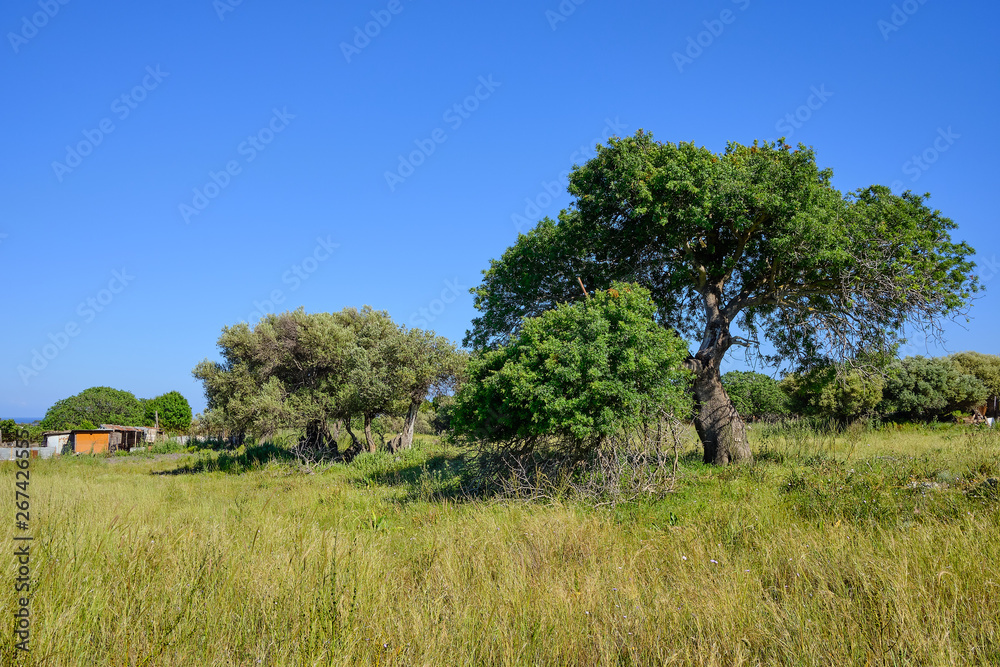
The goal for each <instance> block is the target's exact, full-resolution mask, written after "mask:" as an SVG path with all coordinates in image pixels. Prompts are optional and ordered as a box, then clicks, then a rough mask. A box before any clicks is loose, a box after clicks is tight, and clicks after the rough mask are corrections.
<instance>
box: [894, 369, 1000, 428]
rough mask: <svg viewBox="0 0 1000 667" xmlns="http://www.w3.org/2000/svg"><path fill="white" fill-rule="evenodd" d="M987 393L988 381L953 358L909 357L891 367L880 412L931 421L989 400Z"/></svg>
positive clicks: (965, 411)
mask: <svg viewBox="0 0 1000 667" xmlns="http://www.w3.org/2000/svg"><path fill="white" fill-rule="evenodd" d="M983 356H985V355H983ZM987 393H988V390H987V388H986V385H984V384H983V383H982V382H981V381H980V380H979V379H977V378H976V377H975V376H973V375H970V374H968V373H965V372H963V369H962V366H961V365H959V364H957V363H956V362H955V361H953V360H952V359H950V358H947V357H938V358H927V357H920V356H918V357H907V358H905V359H903V360H901V361H898V362H896V363H895V364H894V365H893V366H892V367H890V369H889V377H888V380H887V382H886V386H885V392H884V398H883V401H882V403H881V404H880V405H879V412H881V413H883V414H885V415H888V416H891V417H893V418H895V419H918V420H925V421H929V420H931V419H935V418H940V417H944V416H946V415H949V414H950V413H953V412H961V413H968V412H969V411H970V410H971V409H972V408H973V407H975V406H977V405H980V404H982V403H983V402H984V401H985V400H986V395H987Z"/></svg>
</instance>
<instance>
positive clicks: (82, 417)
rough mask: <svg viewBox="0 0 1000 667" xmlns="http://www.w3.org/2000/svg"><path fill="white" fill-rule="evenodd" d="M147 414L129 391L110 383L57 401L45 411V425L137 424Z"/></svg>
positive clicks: (71, 426) (48, 427)
mask: <svg viewBox="0 0 1000 667" xmlns="http://www.w3.org/2000/svg"><path fill="white" fill-rule="evenodd" d="M145 416H146V411H145V409H144V408H143V405H142V403H141V402H140V401H139V399H137V398H136V397H135V395H134V394H132V392H129V391H122V390H120V389H112V388H111V387H90V388H89V389H84V390H83V391H81V392H80V393H79V394H76V395H75V396H70V397H69V398H64V399H62V400H61V401H57V402H56V403H55V404H54V405H53V406H52V407H51V408H49V409H48V411H47V412H46V413H45V418H44V419H42V426H43V427H44V428H46V429H52V430H61V429H72V428H76V427H78V426H87V427H88V428H93V427H94V426H99V425H101V424H119V425H121V426H140V425H141V424H142V423H143V421H144V419H145Z"/></svg>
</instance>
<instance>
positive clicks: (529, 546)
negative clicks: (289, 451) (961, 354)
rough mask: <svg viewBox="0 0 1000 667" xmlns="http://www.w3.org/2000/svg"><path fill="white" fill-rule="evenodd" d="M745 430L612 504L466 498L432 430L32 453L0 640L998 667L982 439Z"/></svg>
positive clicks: (105, 648) (224, 658)
mask: <svg viewBox="0 0 1000 667" xmlns="http://www.w3.org/2000/svg"><path fill="white" fill-rule="evenodd" d="M751 433H752V437H753V439H754V448H755V451H756V452H758V463H756V464H754V465H752V466H743V467H734V468H727V469H716V468H711V467H707V466H704V465H702V464H701V463H700V462H699V457H698V455H697V452H695V451H693V450H692V451H688V452H686V453H685V455H683V456H682V457H681V467H680V474H679V481H678V484H677V491H676V492H674V493H672V494H670V495H668V496H667V497H666V498H664V499H662V500H658V501H656V502H644V503H631V504H623V505H619V506H617V507H615V508H613V509H606V508H596V507H593V506H590V505H586V504H582V503H574V502H563V501H558V500H556V501H551V500H550V501H548V502H544V503H539V502H507V501H499V500H491V499H489V498H480V499H470V498H467V497H464V496H463V495H462V494H461V493H460V484H459V482H460V480H461V475H462V474H463V463H462V459H461V456H460V453H459V452H456V451H453V450H449V449H447V448H443V447H440V446H436V445H433V444H431V443H430V442H428V441H423V442H422V443H421V444H419V445H418V447H417V448H416V449H414V450H412V451H409V452H403V453H400V454H397V455H390V454H376V455H372V454H363V455H361V456H359V457H358V458H357V459H356V460H355V461H354V463H352V464H351V465H350V466H345V465H341V464H334V465H330V466H326V467H325V468H323V469H321V470H319V471H318V472H314V473H313V474H305V473H302V472H301V469H300V468H297V467H296V466H295V463H294V461H289V460H287V459H286V457H284V456H283V455H282V454H281V451H280V450H279V448H273V449H271V450H266V449H265V448H251V450H242V451H240V452H236V453H228V454H227V453H218V452H205V453H197V454H191V455H185V457H183V458H176V457H177V456H178V455H176V454H174V455H171V456H172V457H164V456H160V457H151V456H149V455H148V454H147V455H136V456H130V457H122V458H115V457H111V458H107V459H102V458H95V457H77V458H69V457H67V458H63V459H57V460H51V461H37V462H33V469H32V485H31V493H32V523H33V528H32V533H33V535H34V536H35V543H34V550H35V551H34V555H33V558H34V560H33V562H32V568H33V575H34V578H35V582H36V592H35V597H34V599H33V601H32V629H33V639H32V643H33V647H32V651H31V653H30V654H29V655H23V654H20V653H18V652H16V651H15V650H14V647H13V644H14V640H13V638H12V637H13V635H12V632H11V631H10V630H7V631H3V632H0V634H2V636H0V661H2V663H3V664H4V665H8V664H37V665H206V666H209V665H241V666H242V665H536V664H537V665H601V664H608V665H618V664H621V665H654V664H656V665H659V664H678V665H680V664H695V665H851V664H859V665H865V664H870V665H951V664H976V665H996V664H1000V644H998V640H1000V634H998V633H1000V602H998V596H1000V575H998V574H997V569H996V563H998V562H1000V514H998V512H997V508H998V501H1000V499H998V497H997V493H996V486H995V484H993V483H991V482H990V479H991V478H994V477H996V476H998V469H997V466H998V463H997V462H998V455H1000V442H998V440H997V438H996V437H994V436H991V435H989V434H983V433H974V434H973V435H971V436H970V435H969V434H968V433H967V432H966V431H960V430H954V431H943V432H926V433H896V432H876V431H865V430H861V431H859V432H858V433H853V434H852V433H817V432H813V434H812V435H808V434H796V433H790V434H789V433H782V432H779V431H776V430H770V431H769V430H767V429H756V428H755V429H752V431H751ZM0 484H5V485H7V487H6V488H12V487H13V484H14V479H13V468H12V467H11V466H10V465H4V466H2V467H0ZM11 512H13V510H11ZM11 518H13V517H11ZM2 526H3V527H2V528H0V534H2V539H4V540H5V541H6V544H8V545H10V544H12V543H13V542H12V537H13V530H12V528H11V521H5V522H3V523H2ZM4 567H5V573H6V576H7V578H8V581H10V582H13V572H14V563H13V559H12V558H8V559H7V564H6V565H5V566H4ZM0 590H2V591H3V592H2V593H0V599H2V600H3V605H4V608H5V609H11V608H14V602H15V601H14V593H13V585H12V584H11V585H3V586H2V587H0ZM5 618H6V619H7V620H6V621H5V623H6V624H7V625H11V623H12V621H11V617H10V616H9V615H8V616H6V617H5Z"/></svg>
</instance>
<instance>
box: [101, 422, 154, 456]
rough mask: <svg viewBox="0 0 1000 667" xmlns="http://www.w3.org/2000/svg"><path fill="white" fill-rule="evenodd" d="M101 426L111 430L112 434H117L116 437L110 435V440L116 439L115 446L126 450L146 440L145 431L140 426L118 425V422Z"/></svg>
mask: <svg viewBox="0 0 1000 667" xmlns="http://www.w3.org/2000/svg"><path fill="white" fill-rule="evenodd" d="M101 428H106V429H108V430H110V431H112V433H113V434H117V437H115V436H114V435H112V440H113V441H117V442H115V443H114V444H116V445H118V447H117V448H118V449H124V450H126V451H128V450H130V449H132V448H133V447H138V446H139V445H140V444H142V443H144V442H146V431H145V429H143V428H142V427H141V426H119V425H118V424H101ZM112 451H114V450H112Z"/></svg>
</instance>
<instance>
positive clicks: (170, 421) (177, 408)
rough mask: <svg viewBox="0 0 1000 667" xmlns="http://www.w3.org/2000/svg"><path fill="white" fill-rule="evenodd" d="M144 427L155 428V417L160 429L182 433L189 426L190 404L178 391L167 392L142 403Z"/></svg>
mask: <svg viewBox="0 0 1000 667" xmlns="http://www.w3.org/2000/svg"><path fill="white" fill-rule="evenodd" d="M143 408H144V409H145V412H146V415H145V425H146V426H155V425H156V423H157V417H158V418H159V424H160V428H162V429H164V430H167V431H183V430H185V429H187V428H188V427H189V426H191V404H190V403H188V400H187V399H186V398H184V396H183V395H182V394H181V393H180V392H179V391H168V392H167V393H165V394H161V395H159V396H157V397H156V398H150V399H147V400H145V401H143Z"/></svg>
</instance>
